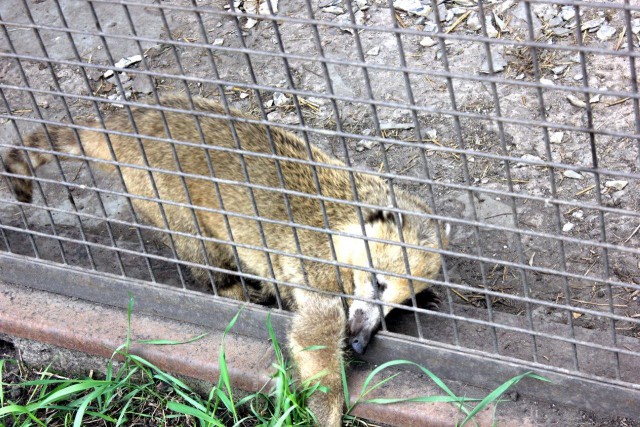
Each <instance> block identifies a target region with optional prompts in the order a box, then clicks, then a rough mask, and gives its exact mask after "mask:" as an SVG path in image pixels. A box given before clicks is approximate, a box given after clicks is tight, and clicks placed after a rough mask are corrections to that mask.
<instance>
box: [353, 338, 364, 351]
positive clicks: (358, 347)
mask: <svg viewBox="0 0 640 427" xmlns="http://www.w3.org/2000/svg"><path fill="white" fill-rule="evenodd" d="M351 348H353V351H355V352H356V353H358V354H363V353H364V346H363V345H362V342H360V340H359V339H358V338H357V337H356V338H354V339H353V342H352V343H351Z"/></svg>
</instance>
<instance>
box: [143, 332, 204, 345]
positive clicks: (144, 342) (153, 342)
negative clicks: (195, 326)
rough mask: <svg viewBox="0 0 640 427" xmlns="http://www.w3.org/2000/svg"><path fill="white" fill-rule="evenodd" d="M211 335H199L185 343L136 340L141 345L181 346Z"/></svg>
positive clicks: (164, 340)
mask: <svg viewBox="0 0 640 427" xmlns="http://www.w3.org/2000/svg"><path fill="white" fill-rule="evenodd" d="M207 335H209V334H208V333H204V334H200V335H197V336H195V337H193V338H189V339H186V340H184V341H175V340H166V339H156V340H136V342H138V343H140V344H152V345H181V344H190V343H192V342H195V341H199V340H201V339H202V338H204V337H206V336H207Z"/></svg>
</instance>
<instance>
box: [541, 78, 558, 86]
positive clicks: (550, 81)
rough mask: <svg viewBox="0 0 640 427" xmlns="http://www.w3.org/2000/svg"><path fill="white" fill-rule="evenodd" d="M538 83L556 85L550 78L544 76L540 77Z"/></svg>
mask: <svg viewBox="0 0 640 427" xmlns="http://www.w3.org/2000/svg"><path fill="white" fill-rule="evenodd" d="M540 83H542V84H543V85H546V86H555V85H556V84H555V83H554V82H553V81H552V80H549V79H545V78H542V79H540Z"/></svg>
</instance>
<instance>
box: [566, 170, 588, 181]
mask: <svg viewBox="0 0 640 427" xmlns="http://www.w3.org/2000/svg"><path fill="white" fill-rule="evenodd" d="M562 175H564V176H565V177H567V178H571V179H584V176H582V175H581V174H580V173H578V172H576V171H572V170H566V171H564V172H563V173H562Z"/></svg>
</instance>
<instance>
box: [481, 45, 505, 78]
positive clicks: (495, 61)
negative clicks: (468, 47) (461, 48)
mask: <svg viewBox="0 0 640 427" xmlns="http://www.w3.org/2000/svg"><path fill="white" fill-rule="evenodd" d="M491 62H492V64H491V65H492V66H493V72H494V73H499V72H500V71H502V70H504V69H505V68H506V67H507V65H509V64H508V63H507V61H505V60H504V58H503V57H502V55H501V54H500V52H498V51H497V50H496V51H495V52H494V51H492V52H491ZM480 72H481V73H483V74H490V71H489V58H487V56H486V55H483V59H482V65H480Z"/></svg>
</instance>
